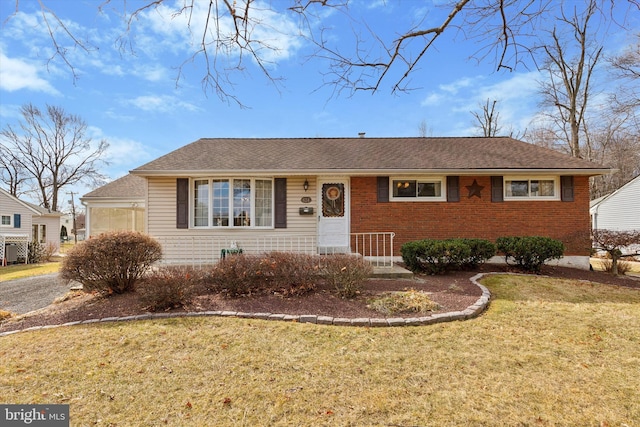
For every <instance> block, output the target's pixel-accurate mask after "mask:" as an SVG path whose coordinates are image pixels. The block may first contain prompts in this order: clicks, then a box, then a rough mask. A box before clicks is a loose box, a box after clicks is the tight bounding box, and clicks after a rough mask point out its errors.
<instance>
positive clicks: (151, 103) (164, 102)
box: [127, 95, 199, 113]
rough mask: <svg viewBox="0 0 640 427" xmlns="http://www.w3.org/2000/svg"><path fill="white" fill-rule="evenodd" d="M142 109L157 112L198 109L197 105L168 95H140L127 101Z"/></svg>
mask: <svg viewBox="0 0 640 427" xmlns="http://www.w3.org/2000/svg"><path fill="white" fill-rule="evenodd" d="M127 103H128V104H130V105H133V106H134V107H137V108H139V109H141V110H143V111H153V112H158V113H170V112H172V111H175V110H176V109H180V110H187V111H198V110H199V107H197V106H195V105H193V104H190V103H188V102H185V101H182V100H181V99H179V98H177V97H175V96H168V95H142V96H138V97H137V98H133V99H131V100H129V101H127Z"/></svg>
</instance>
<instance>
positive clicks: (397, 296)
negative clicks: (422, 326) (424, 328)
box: [367, 289, 440, 315]
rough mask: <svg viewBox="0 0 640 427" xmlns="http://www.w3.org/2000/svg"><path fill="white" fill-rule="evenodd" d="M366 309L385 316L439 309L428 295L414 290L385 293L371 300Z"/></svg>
mask: <svg viewBox="0 0 640 427" xmlns="http://www.w3.org/2000/svg"><path fill="white" fill-rule="evenodd" d="M367 307H369V308H371V309H373V310H375V311H377V312H379V313H383V314H385V315H393V314H399V313H416V314H425V313H428V312H430V311H436V310H438V309H439V308H440V305H438V303H436V302H434V301H431V298H429V294H428V293H426V292H422V291H416V290H415V289H409V290H406V291H401V292H385V293H383V294H382V295H380V296H377V297H375V298H374V299H372V300H371V301H370V302H369V304H368V305H367Z"/></svg>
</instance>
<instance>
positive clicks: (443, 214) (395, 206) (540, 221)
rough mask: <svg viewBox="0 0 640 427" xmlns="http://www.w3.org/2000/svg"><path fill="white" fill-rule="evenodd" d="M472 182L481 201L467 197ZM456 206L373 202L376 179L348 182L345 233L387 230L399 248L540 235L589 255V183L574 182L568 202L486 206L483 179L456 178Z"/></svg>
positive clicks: (489, 203)
mask: <svg viewBox="0 0 640 427" xmlns="http://www.w3.org/2000/svg"><path fill="white" fill-rule="evenodd" d="M474 179H476V180H477V182H478V184H479V185H481V186H484V188H483V189H482V190H481V197H480V198H478V197H475V196H474V197H468V194H469V191H468V190H467V188H466V186H469V185H471V184H472V183H473V180H474ZM459 188H460V201H459V202H382V203H379V202H378V201H377V179H376V177H352V178H351V232H352V233H364V232H377V231H393V232H395V233H396V236H395V252H396V253H395V255H400V247H401V246H402V244H404V243H405V242H408V241H412V240H419V239H425V238H432V239H446V238H455V237H468V238H484V239H489V240H491V241H495V239H496V238H498V237H501V236H546V237H551V238H554V239H558V240H561V241H562V242H563V243H564V244H565V246H566V251H565V255H583V256H585V255H587V256H588V255H589V251H590V247H591V244H590V241H589V230H590V219H589V178H588V177H586V176H576V177H574V201H572V202H563V201H504V202H492V201H491V179H490V177H489V176H460V187H459Z"/></svg>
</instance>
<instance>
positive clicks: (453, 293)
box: [0, 265, 640, 332]
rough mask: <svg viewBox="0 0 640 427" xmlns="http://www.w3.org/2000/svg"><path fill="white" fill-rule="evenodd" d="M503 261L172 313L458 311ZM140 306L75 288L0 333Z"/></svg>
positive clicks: (625, 280)
mask: <svg viewBox="0 0 640 427" xmlns="http://www.w3.org/2000/svg"><path fill="white" fill-rule="evenodd" d="M509 271H510V269H509V268H508V267H506V266H504V265H484V266H482V267H481V268H480V269H478V271H475V272H455V273H448V274H446V275H440V276H416V277H415V278H414V279H370V280H369V281H368V282H367V284H366V288H365V289H364V291H363V292H362V294H361V295H360V296H358V297H357V298H355V299H352V300H347V299H341V298H339V297H337V296H336V295H334V294H333V293H332V292H331V289H328V288H326V287H324V286H320V287H319V288H318V289H317V290H316V291H315V292H313V293H310V294H307V295H304V296H297V297H289V298H284V297H282V296H279V295H252V296H248V297H240V298H223V297H221V296H220V295H203V296H198V297H196V298H195V299H194V300H193V301H192V303H191V304H189V305H188V306H187V307H184V308H181V309H176V310H171V312H193V311H235V312H246V313H273V314H291V315H304V314H309V315H319V316H330V317H344V318H363V317H369V318H375V317H385V316H384V315H382V314H381V313H379V312H376V311H374V310H371V309H369V308H367V303H368V301H369V300H370V298H371V297H372V296H374V295H376V294H380V293H382V292H390V291H402V290H407V289H415V290H420V291H425V292H429V293H430V297H431V299H432V300H433V301H435V302H437V303H438V304H439V305H440V306H441V308H440V310H439V311H437V312H432V313H438V312H450V311H462V310H464V309H465V308H467V307H468V306H470V305H472V304H474V303H475V302H476V300H477V299H478V298H479V297H480V296H481V295H482V291H481V290H480V288H478V287H477V286H476V285H474V284H472V283H471V282H470V280H469V279H470V278H471V277H473V276H474V275H475V274H477V273H478V272H484V273H488V272H509ZM541 274H542V275H546V276H552V277H558V278H566V279H574V280H588V281H591V282H598V283H603V284H609V285H618V286H626V287H631V288H637V289H640V279H638V278H637V277H630V276H622V277H615V276H612V275H611V274H608V273H605V272H601V271H586V270H578V269H573V268H566V267H550V266H545V267H544V268H543V271H542V272H541ZM146 312H147V311H146V310H145V307H144V305H143V304H142V303H141V301H140V298H139V295H138V294H136V293H127V294H122V295H112V296H110V297H99V296H95V295H90V294H83V293H79V294H78V295H76V296H74V297H73V298H70V299H68V300H67V301H63V302H59V303H55V304H52V305H50V306H49V307H47V308H45V309H42V310H38V311H36V312H32V313H29V314H27V315H24V316H20V317H18V318H14V319H10V320H9V321H5V322H4V323H2V324H0V332H7V331H12V330H17V329H25V328H29V327H33V326H42V325H57V324H62V323H67V322H75V321H81V320H87V319H102V318H108V317H123V316H131V315H137V314H144V313H146ZM415 316H416V314H415V313H408V314H406V315H394V316H393V317H415Z"/></svg>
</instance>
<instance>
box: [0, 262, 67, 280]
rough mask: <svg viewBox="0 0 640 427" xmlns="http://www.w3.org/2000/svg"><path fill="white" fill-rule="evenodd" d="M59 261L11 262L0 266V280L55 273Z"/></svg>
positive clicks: (58, 268) (58, 267)
mask: <svg viewBox="0 0 640 427" xmlns="http://www.w3.org/2000/svg"><path fill="white" fill-rule="evenodd" d="M59 270H60V262H44V263H41V264H13V265H7V266H5V267H0V282H3V281H5V280H14V279H23V278H25V277H31V276H41V275H43V274H52V273H57V272H58V271H59Z"/></svg>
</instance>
